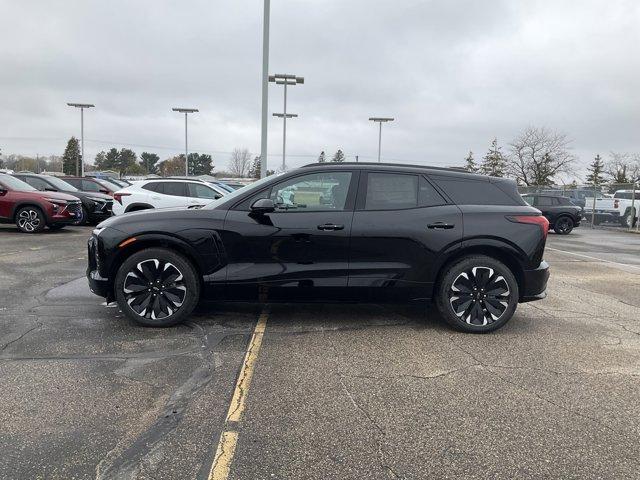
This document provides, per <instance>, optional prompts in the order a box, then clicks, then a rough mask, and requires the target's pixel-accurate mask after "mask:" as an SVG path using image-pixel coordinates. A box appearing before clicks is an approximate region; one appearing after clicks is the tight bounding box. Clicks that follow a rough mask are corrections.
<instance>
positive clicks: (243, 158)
mask: <svg viewBox="0 0 640 480" xmlns="http://www.w3.org/2000/svg"><path fill="white" fill-rule="evenodd" d="M250 166H251V152H249V150H248V149H246V148H236V149H234V150H233V152H231V158H230V159H229V171H230V172H231V173H232V174H233V175H234V176H236V177H244V176H245V175H246V174H247V173H248V172H249V167H250Z"/></svg>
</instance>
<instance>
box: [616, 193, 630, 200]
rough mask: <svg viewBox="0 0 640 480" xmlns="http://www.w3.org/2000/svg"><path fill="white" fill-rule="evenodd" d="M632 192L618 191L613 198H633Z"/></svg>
mask: <svg viewBox="0 0 640 480" xmlns="http://www.w3.org/2000/svg"><path fill="white" fill-rule="evenodd" d="M631 197H632V194H631V192H616V193H615V194H614V195H613V198H621V199H623V200H631Z"/></svg>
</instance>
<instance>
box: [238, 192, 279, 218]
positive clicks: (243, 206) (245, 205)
mask: <svg viewBox="0 0 640 480" xmlns="http://www.w3.org/2000/svg"><path fill="white" fill-rule="evenodd" d="M270 191H271V189H269V188H267V189H265V190H262V191H260V192H258V193H256V194H254V195H251V196H250V197H248V198H246V199H245V200H243V201H242V202H240V203H239V204H237V205H236V206H235V207H234V208H233V209H234V210H244V211H245V212H247V211H249V210H251V205H253V203H254V202H255V201H256V200H260V199H261V198H269V192H270Z"/></svg>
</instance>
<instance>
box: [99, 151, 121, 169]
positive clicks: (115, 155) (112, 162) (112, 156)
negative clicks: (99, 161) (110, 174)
mask: <svg viewBox="0 0 640 480" xmlns="http://www.w3.org/2000/svg"><path fill="white" fill-rule="evenodd" d="M119 165H120V152H119V151H118V149H117V148H111V149H110V150H109V151H108V152H107V155H106V157H105V161H104V166H103V167H102V168H103V169H104V170H119Z"/></svg>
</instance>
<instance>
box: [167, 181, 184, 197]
mask: <svg viewBox="0 0 640 480" xmlns="http://www.w3.org/2000/svg"><path fill="white" fill-rule="evenodd" d="M186 187H187V186H186V185H185V184H184V182H166V183H165V184H164V194H165V195H172V196H174V197H186V196H187V188H186Z"/></svg>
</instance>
